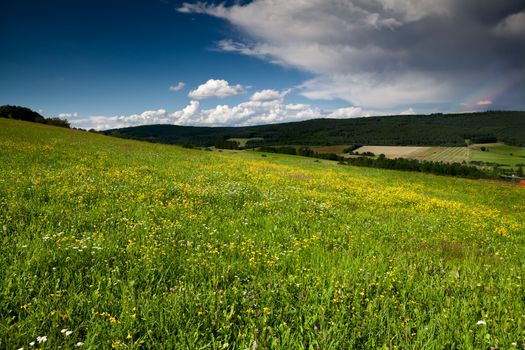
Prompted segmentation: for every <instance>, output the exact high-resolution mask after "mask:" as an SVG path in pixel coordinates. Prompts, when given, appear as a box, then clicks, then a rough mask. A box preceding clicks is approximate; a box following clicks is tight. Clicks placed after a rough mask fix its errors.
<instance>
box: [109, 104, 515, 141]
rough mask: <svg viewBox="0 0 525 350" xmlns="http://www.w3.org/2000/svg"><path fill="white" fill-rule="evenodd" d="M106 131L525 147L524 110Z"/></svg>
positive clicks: (163, 137) (141, 135) (148, 136)
mask: <svg viewBox="0 0 525 350" xmlns="http://www.w3.org/2000/svg"><path fill="white" fill-rule="evenodd" d="M104 133H105V134H108V135H114V136H120V137H125V138H132V139H140V140H147V141H151V142H157V143H167V144H181V145H182V144H192V145H195V146H201V147H208V146H212V145H214V144H215V143H216V142H218V141H221V140H227V139H230V138H237V139H239V138H240V139H242V138H244V139H254V138H257V140H252V141H248V143H247V145H246V146H247V147H256V146H265V145H292V144H300V145H309V146H314V145H343V144H364V145H385V146H386V145H391V146H397V145H418V146H438V145H439V146H463V145H465V140H466V139H471V140H472V141H473V142H474V143H475V142H478V141H480V140H482V141H500V142H505V143H507V144H511V145H516V146H523V145H525V112H516V111H508V112H507V111H505V112H504V111H492V112H481V113H463V114H431V115H397V116H382V117H366V118H352V119H312V120H306V121H301V122H291V123H283V124H268V125H259V126H245V127H194V126H178V125H168V124H157V125H143V126H136V127H127V128H120V129H111V130H106V131H104Z"/></svg>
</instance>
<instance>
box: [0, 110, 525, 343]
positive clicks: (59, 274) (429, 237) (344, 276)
mask: <svg viewBox="0 0 525 350" xmlns="http://www.w3.org/2000/svg"><path fill="white" fill-rule="evenodd" d="M0 164H1V165H2V167H1V168H0V232H2V235H1V237H2V245H1V247H0V264H1V265H0V268H1V271H2V272H1V274H0V278H1V280H0V281H1V286H0V287H1V289H0V290H1V298H0V315H1V320H0V330H1V332H0V348H6V349H17V348H20V347H24V348H30V347H31V346H30V343H31V342H35V344H34V346H35V347H38V346H39V347H41V348H58V347H62V348H77V345H78V347H79V348H82V347H84V348H112V347H113V348H136V347H142V348H154V349H158V348H191V349H193V348H212V349H219V348H220V349H222V348H235V349H237V348H238V349H246V348H250V349H253V348H258V349H263V348H283V349H288V348H293V349H303V348H307V349H317V348H320V349H344V348H366V349H369V348H381V347H385V348H399V349H407V348H410V349H411V348H416V349H423V348H428V349H443V348H488V347H490V346H494V347H498V348H501V349H507V348H524V347H525V345H524V342H525V333H524V330H525V299H524V298H523V296H524V292H525V290H524V284H523V278H525V277H524V275H523V271H524V265H525V254H524V253H525V251H524V243H525V242H524V230H525V227H524V226H525V201H524V198H525V191H524V189H523V188H519V187H516V186H504V185H500V184H498V183H489V182H482V181H472V180H464V179H456V178H448V177H436V176H431V175H425V174H416V173H401V172H395V171H384V170H377V169H369V168H354V167H349V166H340V165H337V164H335V163H326V162H315V161H314V160H313V159H309V158H300V157H291V156H284V155H278V154H268V155H267V157H262V156H261V154H260V153H256V152H223V153H219V152H205V151H199V150H191V149H183V148H179V147H176V146H164V145H155V144H148V143H140V142H134V141H129V140H122V139H116V138H110V137H104V136H101V135H96V134H89V133H85V132H77V131H72V130H64V129H59V128H53V127H47V126H42V125H34V124H28V123H23V122H16V121H8V120H1V119H0ZM64 329H65V331H63V330H64ZM62 331H63V332H62ZM37 337H39V338H38V339H37ZM42 337H46V338H45V341H44V338H42ZM38 340H40V343H38Z"/></svg>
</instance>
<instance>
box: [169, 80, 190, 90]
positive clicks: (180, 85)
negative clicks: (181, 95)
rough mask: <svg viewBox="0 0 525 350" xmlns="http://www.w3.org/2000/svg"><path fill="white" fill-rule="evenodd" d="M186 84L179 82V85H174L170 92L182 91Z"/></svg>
mask: <svg viewBox="0 0 525 350" xmlns="http://www.w3.org/2000/svg"><path fill="white" fill-rule="evenodd" d="M185 85H186V84H184V83H183V82H182V81H180V82H178V83H177V85H172V86H170V88H169V90H170V91H179V90H182V88H184V86H185Z"/></svg>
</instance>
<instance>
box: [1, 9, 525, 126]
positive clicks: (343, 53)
mask: <svg viewBox="0 0 525 350" xmlns="http://www.w3.org/2000/svg"><path fill="white" fill-rule="evenodd" d="M0 13H2V14H3V15H4V16H2V20H1V21H0V42H1V43H2V54H1V55H0V105H4V104H10V105H21V106H25V107H29V108H31V109H33V110H35V111H38V112H40V113H41V114H42V115H44V116H46V117H61V118H67V119H68V120H69V121H70V122H71V124H72V126H74V127H80V128H84V129H91V128H94V129H99V130H101V129H110V128H118V127H127V126H135V125H144V124H176V125H196V126H225V125H228V126H242V125H257V124H267V123H279V122H289V121H299V120H305V119H312V118H355V117H363V116H371V115H391V114H428V113H452V112H472V111H483V110H524V109H525V1H523V0H498V1H494V0H286V1H284V0H252V1H175V0H75V1H70V0H68V1H63V0H62V1H60V0H3V1H2V2H0Z"/></svg>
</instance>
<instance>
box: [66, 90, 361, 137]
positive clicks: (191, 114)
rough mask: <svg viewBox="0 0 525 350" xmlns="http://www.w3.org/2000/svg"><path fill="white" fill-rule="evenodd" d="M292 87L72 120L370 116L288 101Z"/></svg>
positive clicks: (226, 121)
mask: <svg viewBox="0 0 525 350" xmlns="http://www.w3.org/2000/svg"><path fill="white" fill-rule="evenodd" d="M289 92H290V90H283V91H279V90H272V89H266V90H261V91H257V92H255V93H254V94H253V95H252V96H250V98H249V99H248V100H247V101H244V102H241V103H239V104H237V105H233V106H230V105H227V104H222V105H217V106H215V107H213V108H208V109H201V108H200V103H199V101H196V100H192V101H190V102H189V104H188V105H187V106H185V107H184V108H182V109H181V110H178V111H175V112H172V113H170V112H168V111H166V110H165V109H158V110H151V111H145V112H142V113H139V114H131V115H122V116H93V117H89V118H84V119H78V120H75V121H73V125H74V126H75V127H80V128H84V129H91V128H93V129H97V130H107V129H114V128H123V127H130V126H137V125H153V124H173V125H188V126H189V125H191V126H246V125H259V124H272V123H283V122H292V121H301V120H307V119H313V118H355V117H362V116H368V115H370V112H365V111H363V110H362V109H361V108H358V107H345V108H340V109H336V110H332V111H324V110H322V109H320V108H318V107H315V106H312V105H310V104H304V103H286V102H285V97H286V95H287V94H288V93H289Z"/></svg>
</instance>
